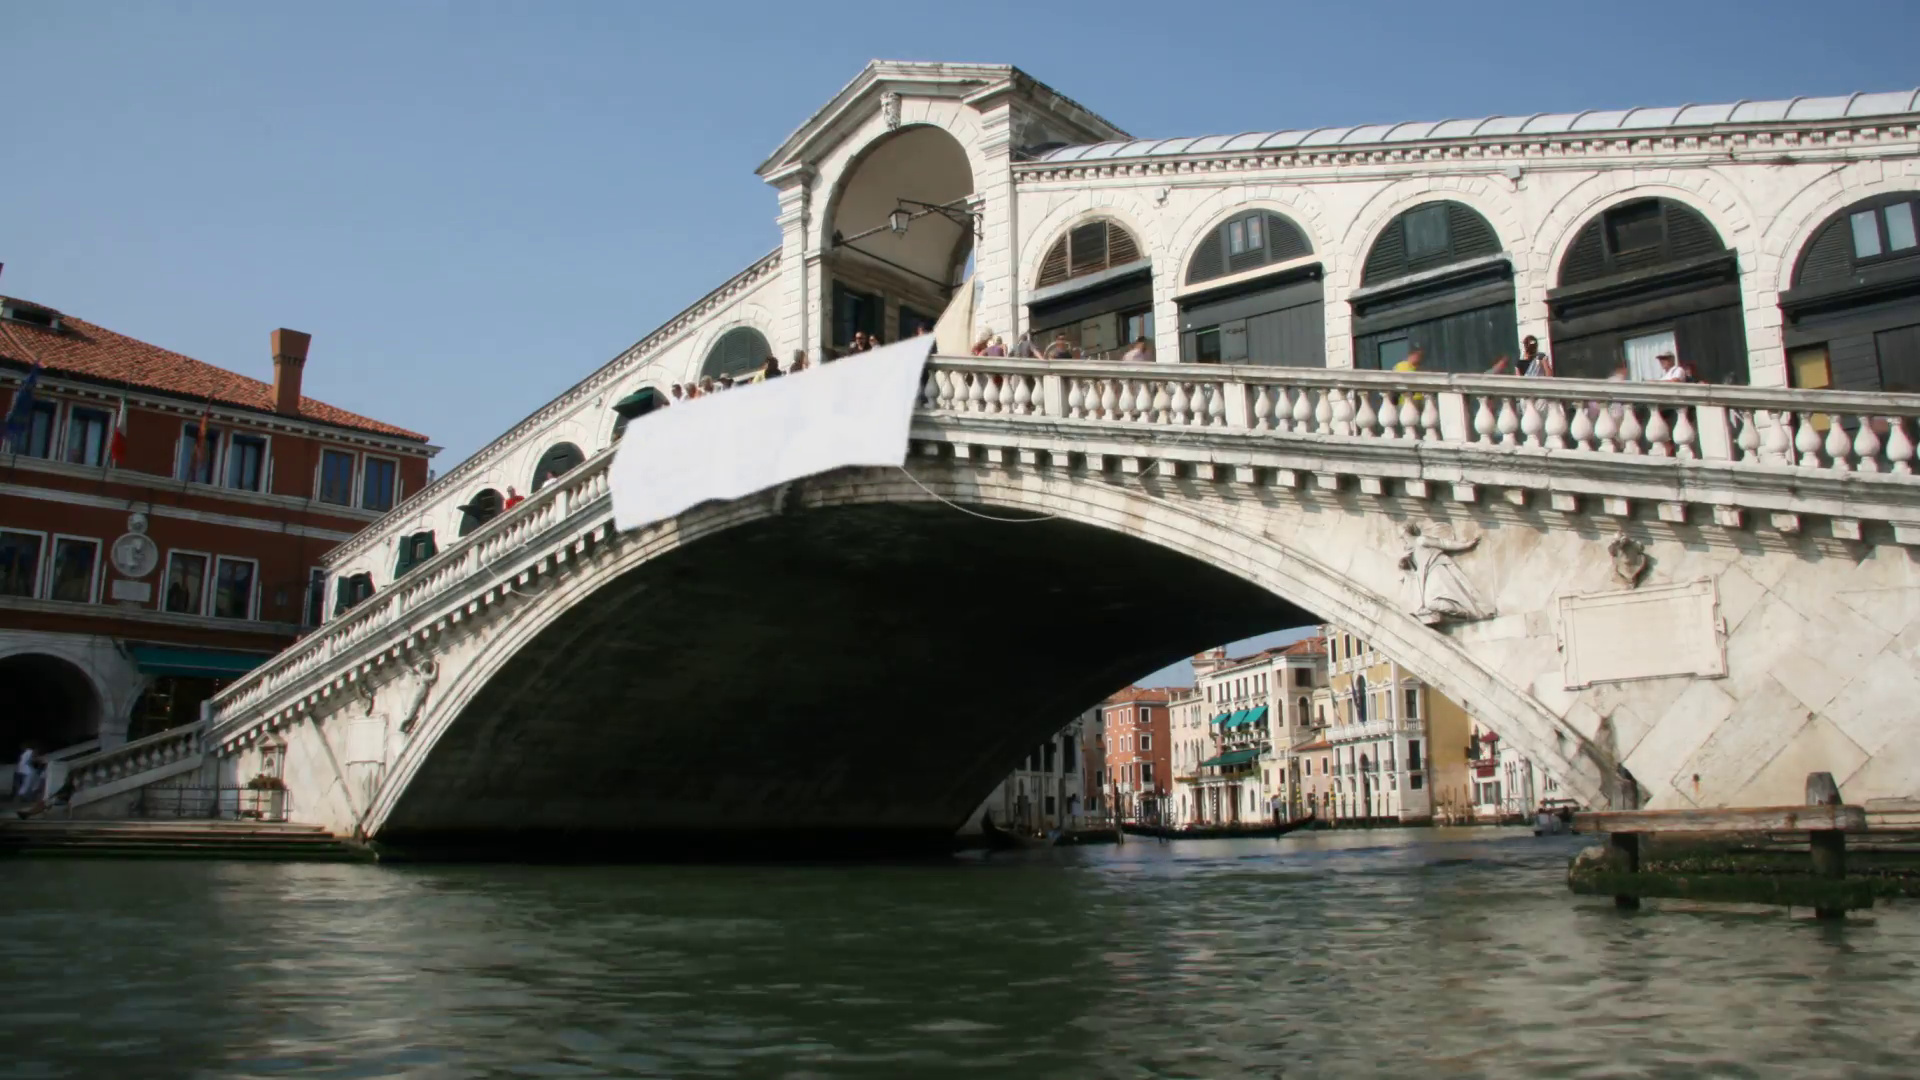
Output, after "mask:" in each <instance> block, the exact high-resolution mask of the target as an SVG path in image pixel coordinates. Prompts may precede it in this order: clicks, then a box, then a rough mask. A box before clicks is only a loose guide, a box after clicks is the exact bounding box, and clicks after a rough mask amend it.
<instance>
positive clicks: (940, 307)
mask: <svg viewBox="0 0 1920 1080" xmlns="http://www.w3.org/2000/svg"><path fill="white" fill-rule="evenodd" d="M972 194H973V166H972V165H971V163H970V162H969V161H968V159H967V152H966V148H965V147H963V146H961V145H960V142H959V140H957V139H955V138H954V137H953V136H952V135H951V134H950V133H948V132H947V131H945V130H944V129H941V128H937V127H932V126H930V125H925V124H909V125H907V126H905V127H902V128H900V130H898V131H895V132H892V133H891V134H888V135H887V136H885V137H883V138H881V139H879V140H877V141H876V142H874V143H873V145H871V146H869V147H867V148H866V149H865V150H864V151H862V152H861V154H860V156H859V157H858V158H857V159H856V160H855V161H854V163H853V164H852V165H850V166H849V167H848V168H847V170H846V172H845V173H843V174H842V178H841V180H840V183H839V184H838V185H837V186H836V188H835V189H834V192H833V197H832V198H831V199H830V200H829V202H828V207H827V214H826V222H825V242H824V243H823V244H822V245H821V248H822V250H823V252H824V253H825V258H824V260H823V264H822V265H823V268H824V270H825V273H824V274H823V275H822V278H821V284H822V285H823V286H824V287H825V294H826V295H825V299H826V304H825V305H824V308H823V310H822V312H821V314H822V316H823V320H822V321H823V324H824V325H823V326H822V327H821V330H822V334H821V340H823V341H824V342H825V343H826V344H827V345H828V347H830V348H834V349H845V348H846V347H847V346H848V345H849V344H851V343H852V341H853V336H854V334H856V333H865V334H867V335H869V336H870V337H873V338H875V339H877V340H881V341H894V340H898V339H900V338H903V337H907V336H910V335H911V334H912V333H914V332H915V331H916V330H917V329H918V327H919V326H920V325H921V324H927V325H931V324H932V323H933V322H934V320H935V319H937V318H938V317H939V315H940V313H941V312H942V311H944V310H946V306H947V301H949V300H950V299H952V297H953V292H954V289H955V288H956V287H958V286H959V285H960V283H961V280H962V276H963V273H964V267H965V266H966V264H967V258H968V256H969V255H971V254H972V252H973V240H974V231H973V220H974V219H973V218H972V216H971V207H969V206H968V198H969V196H971V195H972ZM896 215H898V216H896ZM901 226H904V228H901Z"/></svg>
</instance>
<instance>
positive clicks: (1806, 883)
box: [1567, 773, 1873, 919]
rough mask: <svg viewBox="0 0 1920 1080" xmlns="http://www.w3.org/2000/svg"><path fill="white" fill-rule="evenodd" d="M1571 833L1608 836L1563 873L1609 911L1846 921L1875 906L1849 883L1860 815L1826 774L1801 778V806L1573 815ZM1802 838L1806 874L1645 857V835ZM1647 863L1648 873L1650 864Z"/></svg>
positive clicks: (1869, 889) (1856, 883) (1869, 893)
mask: <svg viewBox="0 0 1920 1080" xmlns="http://www.w3.org/2000/svg"><path fill="white" fill-rule="evenodd" d="M1574 823H1575V827H1576V828H1579V829H1582V830H1592V831H1597V832H1604V833H1606V834H1607V845H1606V847H1604V848H1589V849H1587V850H1586V851H1583V852H1581V853H1580V854H1579V855H1577V856H1575V858H1574V860H1573V863H1572V865H1571V866H1569V867H1568V868H1567V886H1568V887H1569V888H1570V889H1572V890H1573V891H1574V892H1576V893H1581V894H1584V895H1594V896H1612V897H1613V902H1614V904H1615V906H1617V907H1621V908H1637V907H1639V906H1640V900H1641V899H1642V898H1643V897H1670V898H1675V899H1686V900H1714V901H1723V902H1728V903H1756V904H1784V905H1787V906H1790V907H1811V908H1813V910H1814V915H1815V916H1816V917H1817V918H1821V919H1839V918H1844V917H1845V915H1846V913H1847V912H1848V911H1850V910H1860V909H1864V908H1870V907H1872V906H1873V886H1872V885H1871V883H1869V882H1866V881H1861V880H1848V878H1847V833H1849V832H1864V831H1865V830H1866V827H1867V816H1866V811H1865V810H1864V809H1862V808H1860V807H1858V806H1847V805H1845V804H1843V803H1842V802H1841V800H1840V788H1839V785H1838V784H1836V783H1834V780H1833V776H1832V775H1831V774H1829V773H1813V774H1811V775H1809V776H1808V777H1807V801H1806V803H1805V804H1804V805H1800V806H1763V807H1755V808H1749V809H1715V810H1619V811H1607V812H1596V813H1586V814H1577V815H1575V817H1574ZM1780 832H1805V833H1806V834H1807V840H1808V850H1809V852H1810V865H1809V866H1808V872H1807V873H1805V874H1794V873H1764V872H1759V871H1746V872H1743V871H1734V870H1728V869H1725V868H1724V867H1721V868H1714V867H1709V866H1705V865H1702V863H1703V861H1704V860H1702V859H1701V857H1700V856H1699V855H1698V854H1695V855H1694V856H1693V857H1691V858H1680V859H1673V860H1659V859H1652V860H1650V859H1649V858H1648V852H1647V851H1646V850H1645V847H1644V844H1643V841H1642V838H1643V837H1645V836H1648V835H1659V836H1662V837H1672V838H1676V839H1681V838H1688V837H1691V838H1695V839H1698V840H1701V841H1703V842H1704V841H1708V840H1709V838H1712V837H1725V836H1727V835H1729V834H1741V833H1780ZM1649 862H1651V863H1652V868H1651V869H1649V867H1648V864H1649Z"/></svg>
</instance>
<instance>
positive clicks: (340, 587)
mask: <svg viewBox="0 0 1920 1080" xmlns="http://www.w3.org/2000/svg"><path fill="white" fill-rule="evenodd" d="M333 595H334V601H333V613H334V614H335V615H340V614H343V613H345V612H346V611H348V610H350V609H352V608H353V607H354V605H356V604H359V603H362V602H364V601H366V600H367V599H369V598H370V597H372V596H373V575H372V574H353V575H350V576H348V577H343V578H341V579H339V580H338V581H336V582H335V583H334V590H333Z"/></svg>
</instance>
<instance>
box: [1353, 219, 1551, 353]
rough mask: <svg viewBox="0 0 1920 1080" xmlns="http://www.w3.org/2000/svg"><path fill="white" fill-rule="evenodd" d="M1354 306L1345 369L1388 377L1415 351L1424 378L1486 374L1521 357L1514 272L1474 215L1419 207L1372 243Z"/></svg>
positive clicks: (1485, 224)
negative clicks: (1428, 374)
mask: <svg viewBox="0 0 1920 1080" xmlns="http://www.w3.org/2000/svg"><path fill="white" fill-rule="evenodd" d="M1350 300H1351V302H1352V304H1353V366H1354V367H1357V368H1377V369H1382V370H1391V369H1392V368H1393V366H1394V365H1395V364H1397V363H1399V362H1400V361H1401V360H1404V359H1406V356H1407V353H1408V352H1409V351H1411V350H1413V349H1416V348H1418V349H1423V350H1425V352H1426V363H1425V368H1424V370H1427V371H1462V372H1479V371H1485V370H1487V369H1488V368H1489V367H1491V366H1492V365H1493V362H1494V361H1495V360H1497V359H1499V358H1500V357H1501V356H1517V355H1519V352H1520V337H1519V335H1520V330H1519V320H1518V316H1517V315H1516V312H1515V308H1514V294H1513V264H1512V262H1511V260H1509V259H1508V258H1507V257H1506V255H1505V253H1504V252H1503V251H1502V250H1501V247H1500V234H1499V233H1497V232H1495V231H1494V229H1493V226H1492V225H1491V224H1489V223H1488V222H1487V219H1486V218H1484V217H1482V216H1480V212H1479V211H1477V210H1475V209H1473V208H1472V207H1470V206H1468V205H1467V204H1465V203H1461V202H1454V201H1452V200H1439V201H1436V202H1427V203H1421V204H1420V205H1418V206H1415V207H1412V208H1410V209H1408V210H1406V211H1404V212H1402V213H1401V214H1399V215H1398V216H1397V217H1395V218H1394V219H1393V220H1392V221H1389V222H1388V223H1387V226H1386V228H1384V229H1382V230H1381V231H1380V235H1379V236H1378V237H1375V238H1374V241H1373V246H1372V247H1371V248H1369V249H1368V250H1367V260H1366V263H1365V264H1364V266H1363V268H1362V270H1361V274H1360V288H1358V289H1356V290H1354V292H1353V295H1352V296H1351V297H1350Z"/></svg>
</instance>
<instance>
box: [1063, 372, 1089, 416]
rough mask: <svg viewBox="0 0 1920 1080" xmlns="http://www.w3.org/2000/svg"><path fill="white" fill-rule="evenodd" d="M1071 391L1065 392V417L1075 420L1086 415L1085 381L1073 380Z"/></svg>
mask: <svg viewBox="0 0 1920 1080" xmlns="http://www.w3.org/2000/svg"><path fill="white" fill-rule="evenodd" d="M1072 382H1073V389H1071V390H1069V391H1067V415H1068V416H1069V417H1071V418H1073V419H1075V420H1080V419H1084V418H1085V417H1086V415H1087V380H1085V379H1074V380H1072Z"/></svg>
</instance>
